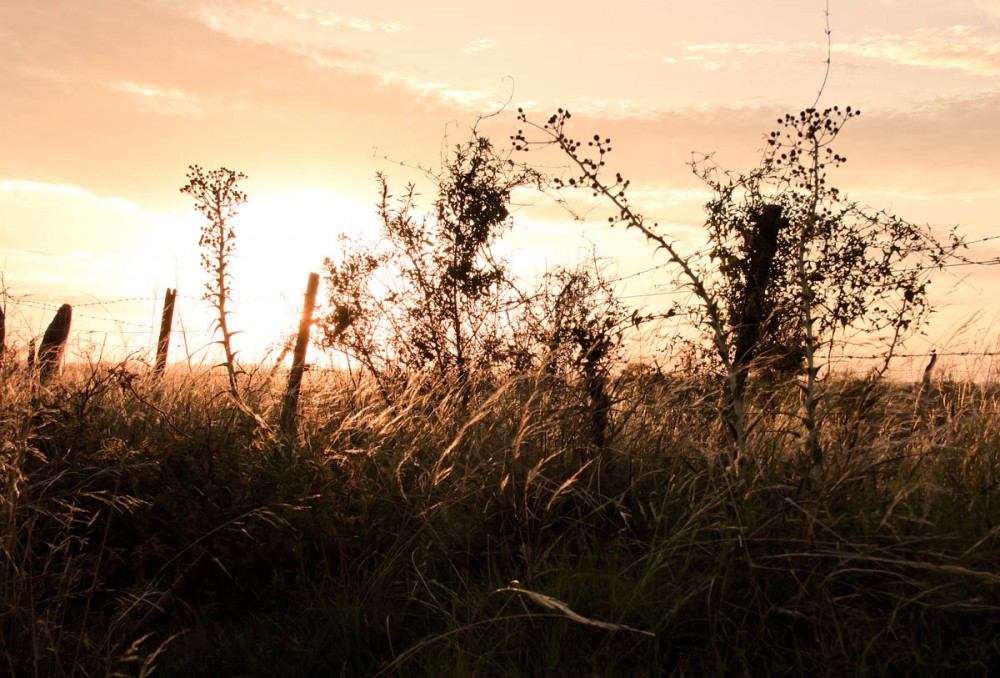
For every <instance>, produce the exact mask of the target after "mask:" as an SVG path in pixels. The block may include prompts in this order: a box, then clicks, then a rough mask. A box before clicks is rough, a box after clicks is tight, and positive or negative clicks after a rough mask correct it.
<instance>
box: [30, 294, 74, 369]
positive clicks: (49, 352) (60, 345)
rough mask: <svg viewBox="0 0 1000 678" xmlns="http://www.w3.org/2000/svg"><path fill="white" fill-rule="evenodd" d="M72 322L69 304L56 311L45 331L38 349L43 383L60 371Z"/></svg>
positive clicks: (38, 361) (71, 310)
mask: <svg viewBox="0 0 1000 678" xmlns="http://www.w3.org/2000/svg"><path fill="white" fill-rule="evenodd" d="M72 322H73V307H72V306H70V305H69V304H63V305H62V306H60V307H59V310H58V311H56V317H55V318H53V319H52V322H50V323H49V327H48V329H46V330H45V335H44V336H43V337H42V345H41V346H39V347H38V360H37V363H38V369H39V374H40V375H41V380H42V381H46V380H48V379H49V378H51V377H52V375H53V374H54V373H55V372H56V371H58V369H59V362H60V361H61V360H62V356H63V349H65V347H66V340H67V339H68V338H69V326H70V323H72Z"/></svg>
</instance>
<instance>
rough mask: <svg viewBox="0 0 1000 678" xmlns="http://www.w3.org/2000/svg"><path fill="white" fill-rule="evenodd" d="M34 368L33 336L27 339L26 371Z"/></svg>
mask: <svg viewBox="0 0 1000 678" xmlns="http://www.w3.org/2000/svg"><path fill="white" fill-rule="evenodd" d="M33 369H35V338H34V337H32V338H31V339H28V371H29V372H30V371H31V370H33Z"/></svg>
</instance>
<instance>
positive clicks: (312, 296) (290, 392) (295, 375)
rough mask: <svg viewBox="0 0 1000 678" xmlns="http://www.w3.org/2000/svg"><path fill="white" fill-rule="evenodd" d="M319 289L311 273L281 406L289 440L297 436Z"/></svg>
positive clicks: (315, 276) (284, 430)
mask: <svg viewBox="0 0 1000 678" xmlns="http://www.w3.org/2000/svg"><path fill="white" fill-rule="evenodd" d="M318 289H319V274H318V273H310V274H309V283H308V284H307V285H306V299H305V302H304V303H303V305H302V319H301V320H300V321H299V334H298V336H297V337H296V338H295V353H294V354H293V358H292V371H291V373H290V374H289V375H288V388H287V389H286V390H285V400H284V402H283V403H282V406H281V432H282V433H283V434H284V435H285V436H287V437H288V438H289V439H291V437H292V436H294V435H295V410H296V408H297V407H298V403H299V390H300V389H301V387H302V373H303V372H304V371H305V364H306V347H308V346H309V328H310V327H311V326H312V317H313V309H314V308H315V307H316V291H317V290H318Z"/></svg>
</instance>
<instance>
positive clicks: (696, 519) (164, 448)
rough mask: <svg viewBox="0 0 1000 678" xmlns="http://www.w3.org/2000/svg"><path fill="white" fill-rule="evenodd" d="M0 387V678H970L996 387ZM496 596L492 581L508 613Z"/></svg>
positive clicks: (844, 382) (981, 651) (992, 479)
mask: <svg viewBox="0 0 1000 678" xmlns="http://www.w3.org/2000/svg"><path fill="white" fill-rule="evenodd" d="M279 381H280V380H277V379H274V378H271V377H270V376H269V375H268V373H267V372H266V371H265V370H260V371H258V372H257V373H256V374H255V375H254V376H253V378H252V379H250V380H249V382H250V383H249V385H248V387H247V393H246V396H245V397H244V398H243V406H242V407H241V406H239V405H237V404H236V403H235V402H233V401H232V399H230V398H229V397H228V396H227V395H226V394H225V390H226V385H225V381H224V380H221V379H219V378H218V377H217V375H213V374H211V373H208V372H203V371H190V370H188V369H187V368H184V367H176V368H174V369H173V370H172V371H171V372H170V373H168V375H167V377H166V378H165V379H164V380H162V381H160V382H153V381H150V380H148V379H147V378H146V376H145V372H144V371H143V370H140V369H139V368H137V367H134V366H131V365H93V366H89V367H86V368H82V369H80V370H79V371H78V372H77V373H74V374H68V375H65V376H64V378H63V380H62V381H61V382H57V383H55V384H54V385H53V386H52V387H51V388H48V389H42V388H36V387H32V386H31V385H29V384H28V383H27V382H26V381H25V377H24V375H23V374H21V373H14V372H8V373H5V375H4V383H3V392H2V398H3V403H2V415H0V417H2V420H0V421H2V423H0V426H2V443H0V445H2V464H3V481H2V482H3V485H2V497H3V500H2V502H3V503H2V507H0V509H2V514H0V515H2V519H3V529H2V534H0V544H2V549H0V558H2V562H3V566H2V572H0V587H2V588H0V594H2V595H0V599H2V601H3V602H2V606H3V607H2V608H0V634H2V635H0V639H2V640H0V648H2V650H0V658H2V662H3V664H2V666H3V667H4V668H3V670H9V672H10V673H12V674H15V675H92V674H123V675H133V674H142V673H148V672H150V671H151V670H152V669H154V668H155V669H156V670H157V672H158V674H159V675H224V674H253V675H315V674H317V673H319V674H330V673H333V674H340V675H407V676H410V675H497V674H510V675H520V674H530V675H539V674H555V675H560V674H567V673H582V674H584V675H661V674H663V675H666V674H682V675H683V674H695V675H701V674H706V673H712V674H743V675H761V674H781V673H787V674H800V673H804V672H807V671H814V672H815V671H819V672H822V673H823V674H829V673H841V672H849V673H857V672H863V673H874V674H894V675H895V674H915V675H921V674H922V675H939V674H940V673H941V672H943V671H949V672H951V673H966V674H977V673H978V674H985V673H988V672H990V671H994V670H996V669H997V668H998V666H997V664H998V661H1000V660H998V657H1000V647H998V644H1000V641H998V640H997V638H1000V634H998V631H1000V621H998V620H1000V615H998V614H997V613H998V611H1000V597H998V589H997V584H998V583H1000V575H998V574H997V572H998V560H1000V555H998V546H1000V544H998V541H997V531H998V529H1000V528H998V527H997V526H998V525H1000V507H998V501H997V496H996V494H997V474H998V471H997V456H998V454H1000V414H998V412H1000V403H998V400H1000V390H998V389H996V388H995V387H992V386H976V385H972V384H941V385H940V393H939V396H938V398H937V399H935V401H934V402H931V403H928V404H925V405H924V406H917V402H916V398H915V396H916V394H915V391H914V389H912V388H909V387H906V386H903V385H891V384H884V385H881V386H879V387H878V388H877V389H875V390H873V391H871V393H870V395H871V396H872V397H870V398H869V397H868V396H866V397H865V399H864V402H863V403H862V404H861V405H859V400H858V398H859V394H860V393H861V392H862V391H863V385H861V384H860V383H858V382H852V381H851V380H849V379H846V378H845V379H841V380H830V381H828V382H826V383H825V384H824V391H823V393H822V400H821V402H822V403H823V408H822V412H823V418H822V421H821V429H820V430H821V432H822V438H821V441H820V442H821V444H822V445H823V449H824V451H825V452H826V457H827V460H828V462H827V463H826V464H825V465H824V466H823V467H822V468H820V469H815V468H814V467H813V466H812V463H811V460H808V459H805V458H804V457H803V452H802V447H803V446H802V439H801V426H799V425H798V419H797V417H798V416H799V414H800V413H799V412H798V409H797V408H798V403H799V400H798V396H797V392H796V387H795V385H794V384H785V385H781V384H777V385H774V386H773V387H770V388H768V389H760V390H759V391H758V392H756V393H752V394H751V399H750V403H749V408H748V419H747V421H748V423H749V427H748V437H747V446H748V450H750V451H751V452H752V455H751V458H752V463H751V464H748V465H745V466H744V467H743V468H741V469H740V472H739V473H738V474H737V473H734V472H733V470H732V469H729V470H727V469H726V466H725V460H726V459H727V458H728V452H730V450H729V449H728V448H726V445H729V444H731V443H729V440H730V439H729V438H728V432H727V430H726V429H725V427H724V425H723V424H722V423H721V421H720V419H719V415H718V411H719V410H718V405H719V403H718V401H717V400H716V396H715V395H714V390H713V388H712V385H711V384H709V383H707V382H706V381H705V380H704V379H700V378H695V377H693V376H690V375H683V374H677V375H667V376H663V375H656V374H652V373H649V372H644V371H642V370H638V369H637V370H632V371H629V372H628V376H627V377H624V376H623V377H622V378H620V379H619V380H618V381H617V382H616V383H615V386H614V397H615V406H614V412H613V415H612V417H611V425H610V432H609V436H608V440H609V442H608V445H607V446H606V448H605V449H603V450H597V449H595V448H594V447H593V444H592V442H591V439H590V437H589V435H588V419H587V417H588V414H587V408H586V397H585V395H586V394H585V391H584V389H583V387H582V385H579V384H573V383H566V382H565V381H560V380H559V379H557V378H554V377H553V376H552V375H549V374H547V373H532V374H525V375H520V376H517V377H512V378H509V379H507V380H505V381H504V382H502V383H486V382H484V383H481V384H477V385H475V386H474V387H473V391H472V394H471V396H469V395H468V394H461V393H459V392H457V391H456V390H455V389H452V388H449V387H448V386H447V385H442V384H439V383H434V382H431V381H428V380H420V379H414V380H413V381H412V383H410V384H408V385H406V386H401V387H400V389H399V392H398V393H396V394H394V398H393V400H392V404H391V405H390V404H387V403H386V401H385V399H384V398H383V396H382V394H381V393H380V392H379V391H378V390H377V389H376V388H375V387H374V386H369V385H366V384H365V383H364V382H363V381H362V382H361V383H360V384H359V383H357V382H356V381H352V380H351V379H349V378H348V377H347V376H346V375H343V374H340V373H333V372H327V373H323V372H319V371H316V372H311V373H307V379H306V382H305V384H304V390H303V394H302V400H301V405H302V409H301V412H300V417H299V422H298V427H299V436H298V439H297V440H296V441H294V444H293V445H292V446H291V448H289V447H288V445H287V444H286V442H285V441H284V440H282V439H280V437H279V436H277V435H276V434H275V433H274V431H273V428H274V427H275V424H276V421H277V416H278V412H279V410H280V402H281V401H280V396H281V389H280V383H279ZM512 582H516V583H514V584H512Z"/></svg>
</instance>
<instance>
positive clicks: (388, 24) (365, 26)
mask: <svg viewBox="0 0 1000 678" xmlns="http://www.w3.org/2000/svg"><path fill="white" fill-rule="evenodd" d="M268 4H273V5H278V3H268ZM280 7H281V10H282V11H283V12H284V13H285V14H286V15H288V16H290V17H292V18H294V19H297V20H299V21H305V22H308V23H311V24H315V25H316V26H320V27H322V28H347V29H350V30H353V31H361V32H362V33H400V32H402V31H410V30H413V27H412V26H408V25H406V24H403V23H400V22H398V21H371V20H369V19H364V18H362V17H357V16H349V15H344V14H338V13H336V12H333V11H330V10H325V9H305V8H301V7H295V6H293V5H286V4H281V5H280Z"/></svg>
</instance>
